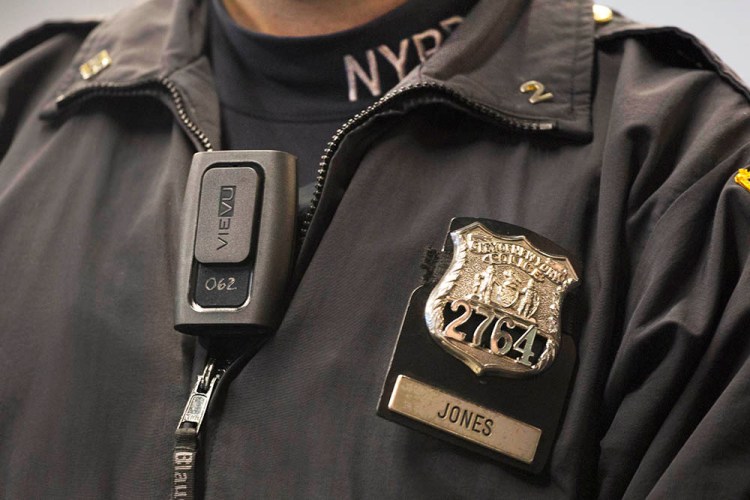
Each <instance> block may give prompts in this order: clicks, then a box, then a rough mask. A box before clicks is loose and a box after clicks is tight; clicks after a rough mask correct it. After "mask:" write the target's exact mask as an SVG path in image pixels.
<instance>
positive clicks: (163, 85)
mask: <svg viewBox="0 0 750 500" xmlns="http://www.w3.org/2000/svg"><path fill="white" fill-rule="evenodd" d="M161 89H166V90H167V92H168V93H169V96H170V100H171V103H172V104H173V105H174V109H175V111H176V113H177V117H178V119H179V121H180V123H181V124H182V126H183V127H184V129H185V130H186V131H187V132H188V134H190V135H191V136H193V137H195V138H196V139H197V140H198V142H199V143H200V144H201V146H202V148H203V150H204V151H213V145H212V144H211V141H210V140H209V139H208V137H207V136H206V134H205V132H203V130H201V128H200V127H199V126H198V125H197V124H196V123H195V122H194V121H193V120H192V119H191V118H190V116H189V115H188V113H187V110H186V109H185V105H184V102H183V98H182V95H181V94H180V92H179V90H178V89H177V86H176V85H175V84H174V82H172V81H171V80H170V79H169V78H166V77H165V78H159V79H157V78H154V79H149V80H143V81H141V82H138V83H130V84H127V85H121V84H116V83H100V84H94V85H89V86H87V87H84V88H82V89H79V90H77V91H75V92H72V93H70V94H67V95H62V96H60V97H58V98H57V104H58V106H61V105H62V104H64V103H65V104H67V103H69V102H70V100H71V99H76V100H77V101H78V102H81V101H82V100H86V99H90V98H92V97H95V96H100V95H112V96H138V95H148V96H154V97H158V96H159V95H160V93H161V92H160V91H161ZM419 90H431V91H434V92H435V93H436V94H437V95H439V96H440V97H442V98H448V99H449V100H451V101H453V102H454V103H456V104H459V105H461V106H463V107H465V108H467V109H469V110H470V111H473V112H476V113H479V114H480V115H482V116H486V117H488V118H490V119H492V120H493V121H497V122H499V123H501V124H502V125H504V126H506V127H509V128H512V129H516V130H522V131H531V132H542V131H549V130H554V129H555V128H557V124H556V123H555V122H554V121H549V120H535V119H530V118H520V117H516V116H512V115H510V114H507V113H502V112H500V111H498V110H496V109H494V108H491V107H489V106H486V105H484V104H481V103H478V102H476V101H473V100H471V99H469V98H468V97H466V96H464V95H463V94H461V93H459V92H457V91H455V90H453V89H451V88H449V87H447V86H445V85H443V84H440V83H433V82H420V83H415V84H412V85H406V86H404V87H401V88H398V89H396V90H393V91H391V92H388V93H387V94H386V95H384V96H383V97H381V98H380V99H378V100H377V101H375V102H374V103H373V104H371V105H370V106H368V107H367V108H365V109H363V110H362V111H360V112H359V113H357V114H356V115H354V116H353V117H352V118H350V119H349V120H347V121H346V122H345V123H344V124H343V125H342V126H341V128H339V129H338V130H337V131H336V133H335V134H334V135H333V137H332V138H331V140H330V141H329V142H328V145H327V146H326V148H325V150H324V151H323V155H322V156H321V157H320V163H319V164H318V176H317V178H316V181H315V191H314V192H313V197H312V200H311V201H310V206H309V207H308V209H307V213H306V214H305V219H304V220H303V221H302V225H301V227H300V234H299V242H300V243H302V242H303V241H304V239H305V237H306V236H307V232H308V230H309V229H310V224H311V223H312V219H313V216H314V215H315V211H316V210H317V209H318V205H319V203H320V197H321V195H322V193H323V186H324V185H325V181H326V178H327V177H328V169H329V167H330V163H331V159H332V158H333V156H334V154H335V153H336V151H337V150H338V148H339V146H340V145H341V142H342V140H343V138H344V137H345V136H346V135H347V134H348V133H349V132H350V131H352V130H353V129H355V128H356V127H358V126H359V125H361V124H362V123H364V122H365V121H366V120H368V119H369V118H371V117H373V116H374V115H375V114H377V113H378V112H380V111H383V110H384V109H386V107H387V105H388V104H390V103H392V102H393V101H395V100H397V99H398V98H400V97H403V96H404V95H405V94H407V93H412V92H415V91H419Z"/></svg>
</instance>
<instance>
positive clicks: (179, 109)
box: [55, 77, 213, 151]
mask: <svg viewBox="0 0 750 500" xmlns="http://www.w3.org/2000/svg"><path fill="white" fill-rule="evenodd" d="M164 90H166V91H167V92H168V93H169V99H170V102H171V104H172V105H173V106H174V110H175V112H176V113H177V118H178V120H179V122H180V124H181V125H182V126H183V128H184V129H185V131H186V132H187V133H188V134H189V135H191V136H192V137H194V138H196V139H197V140H198V143H199V144H200V145H201V148H202V150H203V151H213V145H212V144H211V141H210V140H209V139H208V136H207V135H206V133H205V132H203V130H201V128H200V127H199V126H198V125H197V124H196V123H195V122H194V121H193V120H192V119H191V118H190V115H188V112H187V110H186V109H185V103H184V100H183V98H182V94H180V91H179V90H177V86H176V85H175V84H174V82H172V80H170V79H169V78H166V77H165V78H150V79H147V80H141V81H139V82H136V83H128V84H124V85H123V84H117V83H110V82H106V83H95V84H93V85H88V86H86V87H83V88H81V89H78V90H76V91H74V92H71V93H69V94H63V95H61V96H59V97H58V98H57V99H56V101H55V102H56V104H57V107H58V109H61V108H62V107H63V106H66V105H70V104H71V103H72V102H74V101H75V102H76V103H78V104H80V103H81V102H84V101H87V100H89V99H91V98H94V97H99V96H117V97H135V96H149V97H157V98H159V97H161V96H162V95H163V91H164Z"/></svg>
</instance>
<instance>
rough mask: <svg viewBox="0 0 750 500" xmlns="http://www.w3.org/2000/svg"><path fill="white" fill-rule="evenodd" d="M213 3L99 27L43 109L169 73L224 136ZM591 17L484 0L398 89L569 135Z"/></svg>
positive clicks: (584, 125)
mask: <svg viewBox="0 0 750 500" xmlns="http://www.w3.org/2000/svg"><path fill="white" fill-rule="evenodd" d="M206 11H207V5H206V2H205V1H201V0H176V1H175V2H174V3H172V2H170V1H168V0H149V1H148V2H146V3H143V4H140V5H138V6H136V7H133V8H130V9H127V10H125V11H123V12H121V13H119V14H118V15H116V16H114V17H112V18H111V19H109V20H108V21H105V22H104V23H102V24H100V25H99V26H98V27H97V28H96V29H94V30H93V31H92V32H91V34H90V35H89V37H88V38H87V39H86V41H85V42H84V43H83V44H82V46H81V48H80V50H79V52H78V53H77V55H76V56H75V58H74V60H73V63H72V65H71V67H70V68H69V69H68V71H67V72H66V73H65V74H64V76H63V77H62V79H61V80H60V84H59V86H58V87H57V90H56V92H55V94H54V99H53V101H57V102H52V103H50V105H49V106H48V107H47V108H46V109H45V112H44V113H45V114H46V115H48V116H54V115H56V114H57V113H58V112H59V108H60V106H62V105H63V104H64V103H65V101H66V100H69V99H70V96H74V95H78V94H79V93H86V92H87V91H88V90H89V89H96V88H103V87H110V88H129V87H130V86H138V85H142V84H143V83H144V82H148V81H156V80H161V79H164V78H168V79H169V80H170V81H171V82H173V83H174V84H175V86H176V87H177V89H178V90H179V91H180V93H181V95H182V96H183V99H184V102H185V104H186V105H187V112H188V114H189V115H190V116H191V118H192V119H193V121H195V122H196V123H198V124H199V126H200V127H201V128H202V129H203V130H204V131H205V132H206V134H207V135H208V136H209V139H210V140H211V141H212V142H213V143H215V144H218V136H219V104H218V97H217V96H216V92H215V90H214V89H213V80H212V75H211V69H210V65H209V63H208V60H207V58H206V57H205V55H204V54H205V53H206V50H205V42H206V40H205V38H206V31H207V30H206V19H207V12H206ZM593 49H594V21H593V19H592V15H591V2H590V0H533V1H529V0H480V1H479V2H478V4H477V5H476V6H475V7H474V9H472V11H471V12H470V13H469V14H468V16H467V17H466V19H465V21H464V22H463V24H462V25H461V26H460V27H459V28H458V29H457V30H456V31H455V32H454V33H453V34H452V35H451V37H450V38H449V39H448V40H447V41H446V42H445V43H444V44H443V46H442V47H441V49H440V50H439V51H438V52H436V53H435V54H434V55H433V56H432V57H431V58H430V59H429V60H428V61H427V62H426V63H425V64H424V65H423V66H421V67H418V68H417V69H415V71H413V72H412V73H410V74H409V75H408V76H407V77H406V78H405V79H404V80H403V81H402V82H401V83H400V84H399V85H398V88H400V87H403V86H407V85H410V84H414V83H434V84H439V85H442V86H445V87H447V88H449V89H451V90H453V91H455V92H458V93H460V94H461V95H462V96H464V97H466V98H467V99H469V100H470V101H472V102H474V103H476V104H479V105H481V106H484V107H486V108H489V109H491V110H494V111H497V112H499V113H501V114H503V115H506V116H511V117H517V118H524V119H529V120H535V121H545V122H551V123H553V124H554V127H555V128H556V129H557V130H558V131H559V132H561V133H562V134H564V135H567V136H576V137H581V138H587V137H588V136H589V135H590V130H591V116H590V115H591V81H592V68H593ZM102 50H107V51H108V53H109V54H110V56H111V59H112V64H111V66H110V67H108V68H106V69H104V70H103V71H101V72H100V73H99V74H98V75H96V76H94V77H93V78H91V79H89V80H83V79H82V77H81V75H80V73H79V68H80V66H81V65H82V64H84V63H85V62H86V61H87V60H88V59H90V58H91V57H92V56H93V55H95V54H97V53H99V52H100V51H102ZM529 81H537V82H540V83H542V84H543V85H544V87H545V92H551V93H552V94H553V97H552V98H551V99H548V100H545V101H543V102H538V103H536V104H532V103H531V102H529V97H531V95H532V93H522V92H521V91H520V87H521V85H522V84H524V83H525V82H529Z"/></svg>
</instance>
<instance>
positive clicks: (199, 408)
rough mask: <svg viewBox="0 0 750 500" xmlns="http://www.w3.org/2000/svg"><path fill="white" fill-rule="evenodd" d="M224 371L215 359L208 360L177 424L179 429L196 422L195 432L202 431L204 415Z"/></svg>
mask: <svg viewBox="0 0 750 500" xmlns="http://www.w3.org/2000/svg"><path fill="white" fill-rule="evenodd" d="M224 371H225V370H223V369H219V368H217V366H216V360H215V359H209V360H208V361H206V367H205V368H204V369H203V374H202V375H198V381H197V382H196V383H195V387H194V388H193V391H192V392H191V393H190V398H189V399H188V402H187V404H186V405H185V410H184V411H183V412H182V417H181V418H180V423H179V424H178V425H177V430H178V431H179V430H180V429H181V428H183V427H186V426H190V425H189V424H194V426H195V433H196V434H198V433H199V432H200V430H201V424H202V423H203V417H205V416H206V408H208V403H209V402H210V401H211V396H212V395H213V393H214V387H215V386H216V382H217V381H218V380H219V379H220V378H221V376H222V375H224ZM190 427H192V426H190Z"/></svg>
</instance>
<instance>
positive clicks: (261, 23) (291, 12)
mask: <svg viewBox="0 0 750 500" xmlns="http://www.w3.org/2000/svg"><path fill="white" fill-rule="evenodd" d="M406 1H407V0H223V2H224V6H225V7H226V9H227V12H229V15H231V16H232V18H233V19H234V20H235V22H237V24H239V25H240V26H243V27H245V28H247V29H250V30H252V31H255V32H258V33H265V34H268V35H274V36H297V37H300V36H315V35H327V34H329V33H336V32H338V31H344V30H347V29H350V28H354V27H356V26H359V25H362V24H365V23H367V22H368V21H371V20H373V19H375V18H376V17H379V16H382V15H383V14H385V13H387V12H389V11H391V10H393V9H395V8H396V7H398V6H399V5H402V4H404V3H406Z"/></svg>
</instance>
